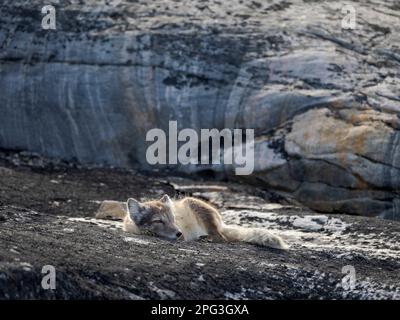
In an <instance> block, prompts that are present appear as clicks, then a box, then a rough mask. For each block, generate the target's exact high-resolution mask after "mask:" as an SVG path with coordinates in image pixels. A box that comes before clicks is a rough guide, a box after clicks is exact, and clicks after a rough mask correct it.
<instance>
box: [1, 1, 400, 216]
mask: <svg viewBox="0 0 400 320" xmlns="http://www.w3.org/2000/svg"><path fill="white" fill-rule="evenodd" d="M346 3H350V4H353V6H354V8H355V9H356V17H357V20H356V22H357V28H356V29H355V30H344V29H342V28H341V22H342V19H343V17H344V16H345V13H342V11H341V9H342V6H341V4H340V3H337V2H331V1H318V2H315V1H305V0H304V1H269V2H268V3H265V2H261V1H260V2H257V1H252V2H247V1H238V0H233V1H226V2H222V1H221V2H219V1H211V0H210V1H200V0H198V1H197V0H195V1H180V2H175V1H151V2H150V1H126V0H121V1H109V2H108V3H107V4H106V3H105V2H104V1H94V0H84V1H79V2H78V1H72V0H70V1H63V2H62V4H55V7H56V10H57V15H56V17H57V29H56V30H49V31H46V30H42V29H41V19H42V15H41V13H40V11H41V8H42V5H43V2H42V1H38V0H34V1H30V2H29V5H28V4H26V2H23V1H13V2H10V3H9V4H2V5H1V7H0V8H1V12H2V15H1V17H0V48H1V49H0V90H1V94H0V106H1V117H0V147H2V148H8V149H23V150H30V151H35V152H39V153H42V154H45V155H48V156H52V157H57V158H62V159H67V160H70V159H77V160H78V161H80V162H82V163H106V164H111V165H115V166H123V167H129V166H131V165H132V164H133V163H138V164H139V165H141V166H142V167H147V166H148V164H147V162H146V158H145V152H146V148H147V146H148V144H147V143H146V141H145V137H146V133H147V131H148V130H149V129H152V128H156V127H158V128H162V129H165V130H166V131H168V130H167V129H168V121H170V120H176V121H178V126H179V128H180V129H182V128H193V129H196V130H199V129H200V128H218V129H222V128H254V129H256V137H257V139H256V146H255V154H256V172H255V174H254V177H255V178H256V179H257V183H261V184H262V185H263V186H265V187H269V188H274V189H276V190H279V191H281V192H282V194H284V195H285V196H288V197H292V198H294V199H296V200H298V201H300V202H302V203H304V204H306V205H307V206H309V207H311V208H313V209H316V210H320V211H328V212H347V213H355V214H362V215H371V216H375V215H381V216H384V217H388V218H393V219H399V216H400V211H399V210H400V209H399V208H400V206H399V204H400V200H399V194H398V190H399V187H400V149H399V148H400V147H399V145H400V143H399V142H400V134H399V127H400V121H399V116H398V115H399V111H400V96H399V90H398V88H399V86H400V80H399V78H400V77H399V76H400V49H399V47H400V36H399V34H400V26H399V23H398V21H399V16H400V12H399V11H400V7H399V6H398V4H397V2H396V1H394V0H392V1H376V2H374V4H372V3H371V4H369V3H362V2H352V1H348V2H346ZM46 4H47V3H46ZM378 4H379V5H378ZM176 169H178V170H187V168H184V167H178V168H176ZM214 169H215V170H221V169H220V168H214ZM191 170H196V169H194V168H191ZM222 170H228V169H222Z"/></svg>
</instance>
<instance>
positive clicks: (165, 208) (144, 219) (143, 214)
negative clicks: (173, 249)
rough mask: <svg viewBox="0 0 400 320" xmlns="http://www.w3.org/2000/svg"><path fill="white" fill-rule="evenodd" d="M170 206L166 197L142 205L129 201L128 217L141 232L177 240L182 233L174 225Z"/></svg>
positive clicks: (135, 201) (133, 200)
mask: <svg viewBox="0 0 400 320" xmlns="http://www.w3.org/2000/svg"><path fill="white" fill-rule="evenodd" d="M172 205H173V204H172V200H171V199H170V197H169V196H168V195H165V196H163V197H162V198H161V199H160V200H158V201H149V202H143V203H142V202H139V201H137V200H135V199H129V200H128V202H127V206H128V212H129V217H130V218H131V219H132V221H133V222H134V223H135V224H136V226H137V227H138V228H139V229H140V230H141V231H145V232H150V233H151V234H153V235H155V236H157V237H160V238H163V239H167V240H177V239H179V238H181V237H182V232H181V231H180V230H179V228H178V226H177V225H176V224H175V219H174V214H173V213H172Z"/></svg>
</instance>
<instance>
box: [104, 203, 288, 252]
mask: <svg viewBox="0 0 400 320" xmlns="http://www.w3.org/2000/svg"><path fill="white" fill-rule="evenodd" d="M108 217H110V218H117V219H122V220H123V221H124V223H123V229H124V231H126V232H131V233H135V234H151V235H154V236H156V237H160V238H163V239H168V240H184V241H191V240H198V239H202V238H207V239H209V240H210V241H214V242H225V241H226V242H236V241H242V242H247V243H252V244H257V245H261V246H266V247H271V248H276V249H287V248H288V247H287V245H286V243H285V242H284V241H283V240H282V239H281V238H280V237H278V236H276V235H273V234H272V233H270V232H268V231H267V230H264V229H261V228H244V227H240V226H233V225H226V224H225V223H224V222H223V221H222V217H221V215H220V213H219V212H218V210H217V209H215V208H214V207H212V206H211V205H209V204H208V203H206V202H205V201H202V200H199V199H196V198H191V197H186V198H183V199H180V200H174V201H172V200H171V199H170V197H169V196H168V195H165V196H163V197H162V198H161V199H160V200H156V201H148V202H139V201H137V200H135V199H129V200H128V201H127V202H126V203H124V202H117V201H103V202H102V204H101V206H100V208H99V210H98V212H97V213H96V218H97V219H106V218H108Z"/></svg>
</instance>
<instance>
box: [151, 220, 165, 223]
mask: <svg viewBox="0 0 400 320" xmlns="http://www.w3.org/2000/svg"><path fill="white" fill-rule="evenodd" d="M153 223H164V221H162V220H154V221H153Z"/></svg>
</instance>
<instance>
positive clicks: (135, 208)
mask: <svg viewBox="0 0 400 320" xmlns="http://www.w3.org/2000/svg"><path fill="white" fill-rule="evenodd" d="M127 206H128V213H129V217H130V218H131V219H132V220H133V222H135V223H137V224H140V221H141V220H142V219H143V216H144V210H142V209H143V207H142V205H141V204H140V202H139V201H137V200H136V199H133V198H130V199H128V202H127Z"/></svg>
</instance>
